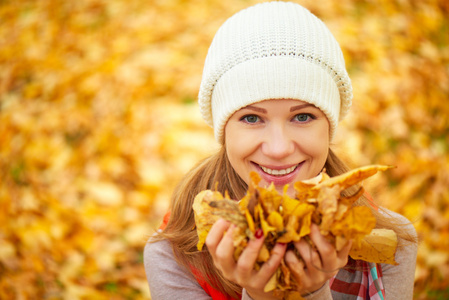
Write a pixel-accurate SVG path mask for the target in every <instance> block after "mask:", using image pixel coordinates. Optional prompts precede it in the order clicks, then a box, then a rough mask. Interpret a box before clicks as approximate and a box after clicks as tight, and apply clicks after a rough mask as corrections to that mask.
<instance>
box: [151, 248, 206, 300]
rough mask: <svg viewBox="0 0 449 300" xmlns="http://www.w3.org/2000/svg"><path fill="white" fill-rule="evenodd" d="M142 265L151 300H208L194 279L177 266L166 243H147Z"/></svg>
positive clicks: (185, 270) (186, 271)
mask: <svg viewBox="0 0 449 300" xmlns="http://www.w3.org/2000/svg"><path fill="white" fill-rule="evenodd" d="M144 265H145V273H146V275H147V280H148V284H149V286H150V293H151V299H152V300H166V299H195V300H210V299H211V297H210V296H209V295H207V293H206V292H205V291H204V290H203V288H202V287H201V286H200V285H199V283H198V282H197V281H196V280H195V278H194V277H193V276H192V275H191V274H190V272H188V270H187V269H185V268H184V267H182V266H179V265H178V263H177V262H176V259H175V257H174V254H173V250H172V247H171V246H170V243H169V242H168V241H158V242H155V243H147V244H146V246H145V250H144Z"/></svg>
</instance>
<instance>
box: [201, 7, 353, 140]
mask: <svg viewBox="0 0 449 300" xmlns="http://www.w3.org/2000/svg"><path fill="white" fill-rule="evenodd" d="M268 99H297V100H302V101H305V102H308V103H311V104H314V105H315V106H317V107H318V108H320V109H321V110H322V111H323V112H324V114H325V115H326V116H327V118H328V120H329V124H330V138H331V139H332V138H333V136H334V134H335V130H336V128H337V125H338V122H339V120H341V119H342V118H343V117H344V116H345V115H346V114H347V112H348V110H349V108H350V106H351V103H352V86H351V81H350V79H349V77H348V74H347V72H346V68H345V62H344V58H343V54H342V52H341V49H340V46H339V44H338V42H337V41H336V40H335V38H334V37H333V35H332V34H331V32H330V31H329V30H328V28H327V27H326V26H325V25H324V23H323V22H322V21H321V20H319V19H318V18H317V17H315V16H314V15H313V14H312V13H310V12H309V11H308V10H307V9H305V8H304V7H302V6H300V5H298V4H295V3H290V2H281V1H276V2H267V3H261V4H257V5H255V6H252V7H249V8H247V9H245V10H242V11H240V12H238V13H236V14H235V15H234V16H232V17H231V18H229V19H228V20H227V21H226V22H225V23H224V24H223V25H222V26H221V27H220V29H219V30H218V32H217V34H216V35H215V37H214V39H213V41H212V44H211V46H210V48H209V51H208V54H207V57H206V62H205V65H204V70H203V78H202V82H201V86H200V91H199V96H198V101H199V105H200V111H201V114H202V116H203V118H204V119H205V120H206V122H207V123H208V124H209V125H210V126H212V127H213V128H214V134H215V138H216V139H217V141H219V142H220V143H223V141H224V138H223V132H224V127H225V125H226V122H227V120H228V119H229V118H230V117H231V116H232V114H233V113H234V112H236V111H237V110H239V109H240V108H242V107H245V106H247V105H250V104H253V103H257V102H259V101H263V100H268Z"/></svg>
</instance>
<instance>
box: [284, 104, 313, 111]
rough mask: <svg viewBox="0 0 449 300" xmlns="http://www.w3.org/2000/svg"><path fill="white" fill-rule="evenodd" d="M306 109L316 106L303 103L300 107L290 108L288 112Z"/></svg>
mask: <svg viewBox="0 0 449 300" xmlns="http://www.w3.org/2000/svg"><path fill="white" fill-rule="evenodd" d="M306 107H316V106H315V105H313V104H310V103H304V104H301V105H296V106H292V107H290V112H292V111H295V110H299V109H303V108H306Z"/></svg>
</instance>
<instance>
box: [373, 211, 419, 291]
mask: <svg viewBox="0 0 449 300" xmlns="http://www.w3.org/2000/svg"><path fill="white" fill-rule="evenodd" d="M389 214H390V215H391V216H392V217H394V218H395V219H396V220H397V221H398V222H399V224H400V226H402V227H403V230H404V231H407V232H408V233H409V234H410V235H411V236H412V237H413V238H415V239H417V233H416V230H415V228H414V226H413V224H411V223H410V221H409V220H407V218H405V217H404V216H402V215H400V214H397V213H394V212H389ZM417 252H418V245H417V243H412V242H406V241H399V247H398V249H397V250H396V257H395V259H396V262H397V263H399V264H398V265H397V266H394V265H390V264H382V283H383V285H384V288H385V298H386V299H401V300H402V299H404V300H406V299H413V287H414V281H415V267H416V257H417Z"/></svg>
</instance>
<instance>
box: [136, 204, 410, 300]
mask: <svg viewBox="0 0 449 300" xmlns="http://www.w3.org/2000/svg"><path fill="white" fill-rule="evenodd" d="M392 215H394V216H395V218H397V219H398V221H399V222H402V223H403V224H404V230H408V231H410V233H411V234H412V235H415V236H416V231H415V229H414V227H413V226H412V224H410V222H409V221H408V220H407V219H406V218H404V217H403V216H401V215H398V214H395V213H392ZM416 255H417V245H416V244H407V246H405V247H399V248H398V250H397V252H396V261H397V262H398V263H399V265H397V266H393V265H388V264H382V273H383V277H382V282H383V285H384V287H385V293H386V299H387V300H392V299H400V300H407V299H413V284H414V275H415V272H414V271H415V265H416ZM144 263H145V272H146V275H147V279H148V284H149V286H150V292H151V299H152V300H171V299H183V300H189V299H192V300H193V299H194V300H206V299H207V300H210V299H211V297H210V296H209V295H207V294H206V293H205V291H204V290H203V289H202V287H201V286H200V285H199V284H198V282H197V281H196V280H195V279H194V278H193V276H192V275H191V274H190V272H189V271H188V270H186V269H185V268H184V267H182V266H180V265H178V264H177V262H176V260H175V258H174V255H173V250H172V247H171V245H170V243H169V242H168V241H159V242H156V243H147V244H146V246H145V250H144ZM305 299H310V300H315V299H333V298H332V294H331V290H330V288H329V285H328V284H325V285H324V286H323V287H322V288H321V289H319V290H318V291H316V292H314V293H312V294H310V295H308V296H306V297H305ZM242 300H251V297H249V295H248V294H247V293H246V291H245V290H243V295H242Z"/></svg>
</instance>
